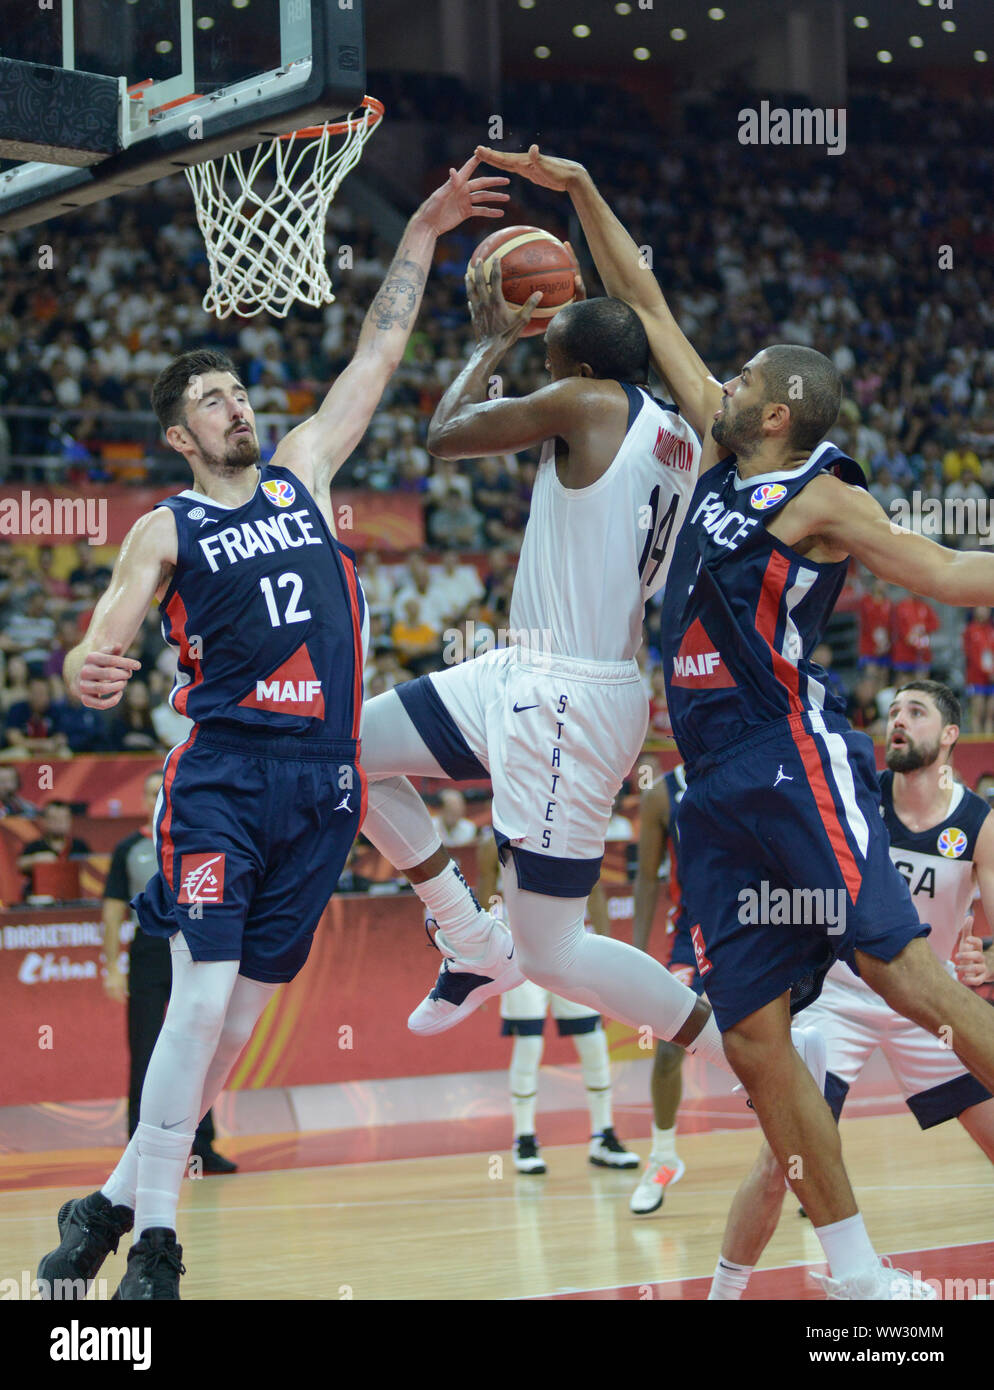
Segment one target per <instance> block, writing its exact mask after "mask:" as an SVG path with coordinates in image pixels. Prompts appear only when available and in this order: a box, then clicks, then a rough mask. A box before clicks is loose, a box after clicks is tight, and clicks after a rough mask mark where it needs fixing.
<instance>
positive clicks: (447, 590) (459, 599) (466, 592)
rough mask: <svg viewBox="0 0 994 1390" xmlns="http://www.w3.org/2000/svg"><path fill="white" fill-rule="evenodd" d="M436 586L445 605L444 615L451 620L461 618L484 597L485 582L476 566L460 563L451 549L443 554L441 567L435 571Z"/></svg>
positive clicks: (440, 600)
mask: <svg viewBox="0 0 994 1390" xmlns="http://www.w3.org/2000/svg"><path fill="white" fill-rule="evenodd" d="M435 588H436V590H437V592H438V595H439V604H440V605H443V606H444V616H445V618H446V619H447V620H448V621H450V622H451V621H453V620H455V619H457V618H461V617H462V616H463V614H464V613H465V612H466V611H467V609H469V608H470V607H471V606H472V605H473V604H474V603H476V602H478V600H479V599H481V598H482V597H483V584H482V583H481V581H480V575H479V571H478V570H477V568H476V566H475V565H463V564H460V563H459V557H458V555H456V554H454V553H453V552H452V551H451V550H450V551H448V552H447V553H446V554H445V555H443V557H442V564H441V567H440V568H439V569H438V570H437V571H436V573H435Z"/></svg>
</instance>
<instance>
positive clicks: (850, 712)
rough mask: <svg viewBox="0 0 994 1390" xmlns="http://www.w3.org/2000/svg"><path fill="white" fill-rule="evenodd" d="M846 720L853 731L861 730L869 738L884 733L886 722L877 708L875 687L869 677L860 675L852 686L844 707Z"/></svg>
mask: <svg viewBox="0 0 994 1390" xmlns="http://www.w3.org/2000/svg"><path fill="white" fill-rule="evenodd" d="M846 718H847V719H848V720H849V723H850V724H851V725H852V726H853V728H854V729H862V730H863V732H864V733H865V734H869V735H870V736H871V737H872V736H873V735H874V734H882V733H883V732H884V730H885V728H886V726H887V721H886V719H885V718H883V716H882V715H881V714H880V711H879V709H878V707H877V685H876V681H875V680H874V678H873V677H872V676H871V675H869V674H865V675H861V676H860V677H859V679H858V680H857V681H856V684H855V685H854V686H853V692H852V694H851V695H850V697H849V700H848V702H847V705H846Z"/></svg>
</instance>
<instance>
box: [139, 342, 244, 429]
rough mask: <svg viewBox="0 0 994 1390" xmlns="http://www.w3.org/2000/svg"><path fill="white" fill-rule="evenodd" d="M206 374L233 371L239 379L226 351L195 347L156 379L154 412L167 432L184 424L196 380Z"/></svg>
mask: <svg viewBox="0 0 994 1390" xmlns="http://www.w3.org/2000/svg"><path fill="white" fill-rule="evenodd" d="M204 372H230V373H231V374H232V376H237V375H238V373H237V372H236V371H235V364H234V363H233V362H232V360H231V358H230V357H229V356H228V354H227V353H226V352H218V351H217V350H216V349H215V348H195V349H194V350H193V351H192V352H184V353H182V354H181V355H180V356H179V357H176V358H174V359H173V361H172V362H170V364H169V366H168V367H163V369H162V371H161V372H160V373H159V375H158V376H157V377H156V378H155V384H154V385H153V387H152V409H153V410H154V411H155V413H156V415H157V416H158V419H159V424H160V425H161V426H162V429H163V431H165V430H168V429H170V428H171V427H172V426H173V425H182V424H183V422H184V420H185V416H184V414H183V410H184V406H185V403H186V399H187V391H188V390H189V386H190V382H191V380H192V379H193V377H196V376H203V374H204Z"/></svg>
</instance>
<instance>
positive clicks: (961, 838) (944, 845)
mask: <svg viewBox="0 0 994 1390" xmlns="http://www.w3.org/2000/svg"><path fill="white" fill-rule="evenodd" d="M936 843H937V845H938V848H939V853H940V854H941V855H942V857H943V858H944V859H959V857H960V855H962V854H965V852H966V835H965V834H964V833H963V831H962V830H959V829H957V827H956V826H955V825H947V826H946V828H945V830H943V832H942V833H941V835H940V836H939V838H938V840H937V842H936Z"/></svg>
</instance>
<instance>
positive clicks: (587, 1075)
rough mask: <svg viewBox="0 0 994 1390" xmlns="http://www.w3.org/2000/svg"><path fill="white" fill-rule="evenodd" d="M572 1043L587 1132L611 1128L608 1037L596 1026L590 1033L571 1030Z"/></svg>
mask: <svg viewBox="0 0 994 1390" xmlns="http://www.w3.org/2000/svg"><path fill="white" fill-rule="evenodd" d="M573 1043H574V1045H575V1047H576V1051H577V1055H578V1056H579V1058H580V1067H581V1070H582V1071H583V1084H584V1085H585V1086H586V1088H587V1106H588V1108H589V1110H590V1133H591V1135H594V1134H603V1133H604V1131H605V1130H606V1129H610V1128H612V1124H613V1117H612V1114H611V1062H610V1059H609V1057H608V1051H607V1037H606V1035H605V1033H604V1029H603V1028H601V1027H599V1026H598V1027H597V1028H595V1029H594V1030H593V1032H591V1033H574V1034H573Z"/></svg>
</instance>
